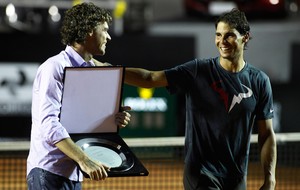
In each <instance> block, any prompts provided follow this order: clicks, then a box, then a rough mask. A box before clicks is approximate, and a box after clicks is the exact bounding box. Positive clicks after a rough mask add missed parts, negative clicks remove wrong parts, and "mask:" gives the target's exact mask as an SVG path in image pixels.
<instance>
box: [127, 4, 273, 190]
mask: <svg viewBox="0 0 300 190" xmlns="http://www.w3.org/2000/svg"><path fill="white" fill-rule="evenodd" d="M215 28H216V34H215V44H216V47H217V48H218V50H219V53H220V55H219V56H218V57H215V58H209V59H195V60H192V61H189V62H187V63H185V64H182V65H179V66H177V67H174V68H171V69H167V70H164V71H148V70H145V69H138V68H127V69H126V74H125V83H127V84H130V85H134V86H140V87H146V88H153V87H168V90H169V91H170V92H171V93H175V92H182V93H184V94H185V97H186V138H185V139H186V140H185V148H186V156H185V168H184V187H185V189H186V190H190V189H199V190H202V189H203V190H208V189H220V190H221V189H222V190H223V189H224V190H244V189H246V175H247V167H248V157H249V149H250V137H251V133H252V128H253V123H254V121H255V120H257V126H258V142H259V145H260V147H261V152H260V157H261V162H262V165H263V170H264V176H265V177H264V183H263V185H262V187H261V190H274V189H275V183H276V181H275V167H276V159H277V158H276V155H277V152H276V151H277V150H276V139H275V134H274V131H273V126H272V118H273V98H272V89H271V84H270V80H269V78H268V76H267V75H266V74H265V73H264V72H262V71H260V70H259V69H257V68H255V67H254V66H252V65H251V64H250V63H248V62H246V61H245V60H244V50H245V47H246V45H247V43H248V41H249V40H250V39H251V37H250V26H249V23H248V21H247V19H246V17H245V14H244V13H243V12H240V11H239V10H237V9H234V10H232V11H231V12H229V13H225V14H223V15H222V16H220V17H219V18H218V19H217V21H216V23H215Z"/></svg>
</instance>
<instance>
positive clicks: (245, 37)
mask: <svg viewBox="0 0 300 190" xmlns="http://www.w3.org/2000/svg"><path fill="white" fill-rule="evenodd" d="M249 39H250V34H249V32H247V33H246V34H245V35H244V36H243V42H245V43H247V42H248V41H249Z"/></svg>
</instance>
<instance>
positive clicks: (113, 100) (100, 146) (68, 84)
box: [60, 66, 148, 177]
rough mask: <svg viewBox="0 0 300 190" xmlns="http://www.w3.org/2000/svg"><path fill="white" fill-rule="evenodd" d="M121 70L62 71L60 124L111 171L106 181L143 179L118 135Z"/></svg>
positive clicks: (144, 172) (144, 171)
mask: <svg viewBox="0 0 300 190" xmlns="http://www.w3.org/2000/svg"><path fill="white" fill-rule="evenodd" d="M123 75H124V67H121V66H108V67H66V68H65V71H64V89H63V96H62V107H61V113H60V122H61V124H62V125H63V126H64V127H65V128H66V130H67V131H68V132H69V133H70V136H71V138H72V139H73V140H74V142H75V143H76V144H77V145H78V146H79V147H80V148H81V149H82V150H83V151H84V152H85V153H86V154H88V155H89V156H90V157H91V158H93V159H95V160H98V161H100V162H102V163H104V164H105V165H107V166H109V167H111V170H110V171H108V176H109V177H113V176H115V177H117V176H147V175H148V171H147V169H146V168H145V167H144V166H143V164H142V163H141V162H140V161H139V159H138V158H137V157H136V156H135V154H134V153H133V152H132V151H131V150H130V148H129V147H128V146H127V144H126V143H125V142H124V140H123V139H122V137H120V135H119V134H118V131H119V129H118V126H117V125H116V124H115V114H116V113H118V112H119V111H120V108H121V100H122V89H123V88H122V87H123Z"/></svg>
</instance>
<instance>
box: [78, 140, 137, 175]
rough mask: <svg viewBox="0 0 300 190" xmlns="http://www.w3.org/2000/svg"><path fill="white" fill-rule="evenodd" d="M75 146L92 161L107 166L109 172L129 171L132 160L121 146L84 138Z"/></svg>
mask: <svg viewBox="0 0 300 190" xmlns="http://www.w3.org/2000/svg"><path fill="white" fill-rule="evenodd" d="M76 144H77V145H78V146H79V147H80V148H81V149H82V150H83V151H84V152H85V153H86V154H88V155H89V156H90V157H91V158H92V159H94V160H97V161H100V162H101V163H103V164H105V165H107V166H109V167H110V168H111V169H110V172H124V171H128V170H129V169H131V168H132V167H133V165H134V159H133V158H132V157H131V156H130V155H129V152H128V151H127V150H126V149H125V148H123V147H122V146H121V145H119V144H117V143H115V142H112V141H109V140H106V139H100V138H84V139H81V140H79V141H77V142H76Z"/></svg>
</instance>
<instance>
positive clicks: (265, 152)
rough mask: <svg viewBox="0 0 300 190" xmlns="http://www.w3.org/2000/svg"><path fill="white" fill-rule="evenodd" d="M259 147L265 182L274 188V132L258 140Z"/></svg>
mask: <svg viewBox="0 0 300 190" xmlns="http://www.w3.org/2000/svg"><path fill="white" fill-rule="evenodd" d="M260 146H261V163H262V166H263V170H264V176H265V182H269V183H271V184H272V185H271V186H275V183H276V179H275V170H276V162H277V148H276V138H275V134H274V132H270V134H269V135H268V136H267V137H265V138H262V139H260Z"/></svg>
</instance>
